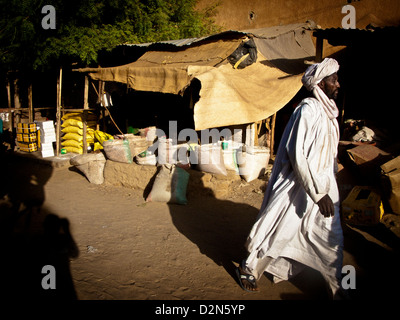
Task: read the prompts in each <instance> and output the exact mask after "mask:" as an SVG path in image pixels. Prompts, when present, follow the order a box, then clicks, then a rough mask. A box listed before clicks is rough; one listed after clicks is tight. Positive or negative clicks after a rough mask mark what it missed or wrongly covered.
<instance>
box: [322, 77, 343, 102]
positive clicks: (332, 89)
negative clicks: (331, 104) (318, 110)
mask: <svg viewBox="0 0 400 320" xmlns="http://www.w3.org/2000/svg"><path fill="white" fill-rule="evenodd" d="M338 79H339V78H338V75H337V73H334V74H331V75H330V76H329V77H326V78H324V79H322V81H321V82H320V83H318V86H319V87H320V88H321V89H322V91H323V92H325V94H326V96H327V97H328V98H329V99H334V100H336V98H337V96H338V94H339V88H340V84H339V81H338Z"/></svg>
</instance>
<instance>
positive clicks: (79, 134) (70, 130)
mask: <svg viewBox="0 0 400 320" xmlns="http://www.w3.org/2000/svg"><path fill="white" fill-rule="evenodd" d="M61 119H62V123H61V131H62V132H63V136H62V142H61V145H62V147H63V149H64V150H65V151H66V152H67V153H70V152H73V153H78V154H82V153H83V112H71V113H67V114H65V115H64V116H63V117H62V118H61ZM86 124H87V130H86V142H87V145H88V146H89V145H92V144H94V131H95V129H96V116H95V115H94V114H93V113H90V112H89V113H88V116H87V122H86Z"/></svg>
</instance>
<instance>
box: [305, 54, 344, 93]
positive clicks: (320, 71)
mask: <svg viewBox="0 0 400 320" xmlns="http://www.w3.org/2000/svg"><path fill="white" fill-rule="evenodd" d="M338 70H339V63H338V62H337V61H336V60H335V59H331V58H325V59H324V60H323V61H322V62H321V63H316V64H313V65H312V66H309V67H308V68H307V70H306V72H305V73H304V75H303V78H302V79H301V82H303V85H304V86H305V87H306V88H307V90H308V91H313V89H314V88H315V87H316V86H317V84H318V83H320V82H321V80H322V79H324V78H325V77H328V76H330V75H332V74H334V73H335V72H337V71H338Z"/></svg>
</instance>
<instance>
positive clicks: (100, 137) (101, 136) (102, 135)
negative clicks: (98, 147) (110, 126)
mask: <svg viewBox="0 0 400 320" xmlns="http://www.w3.org/2000/svg"><path fill="white" fill-rule="evenodd" d="M94 137H95V138H96V140H97V141H98V142H100V143H101V144H103V142H104V141H107V140H110V139H114V137H113V136H112V135H111V134H108V133H105V132H103V131H100V130H95V131H94Z"/></svg>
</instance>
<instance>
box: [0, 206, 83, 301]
mask: <svg viewBox="0 0 400 320" xmlns="http://www.w3.org/2000/svg"><path fill="white" fill-rule="evenodd" d="M45 211H46V210H45V209H44V208H43V209H42V210H41V215H42V217H40V218H41V219H40V220H42V224H41V226H40V228H39V227H36V228H35V230H30V231H29V233H16V232H15V233H13V234H12V235H11V236H9V237H7V238H5V237H4V236H2V241H1V250H2V254H3V257H4V261H5V263H3V264H2V265H1V267H0V274H1V275H2V277H3V279H4V280H5V281H4V282H3V286H2V289H3V293H4V295H5V298H6V299H11V300H15V299H17V300H20V299H29V300H61V299H62V300H65V299H66V300H74V299H77V295H76V292H75V288H74V285H73V281H72V276H71V272H70V259H73V258H77V257H78V255H79V250H78V248H77V245H76V243H75V241H74V240H73V237H72V235H71V232H70V229H69V222H68V220H67V219H65V218H59V217H58V216H57V215H55V214H52V213H48V214H47V213H45ZM43 216H44V218H43ZM32 218H33V219H38V218H39V217H37V216H34V217H32ZM32 224H35V225H38V221H32ZM46 266H50V267H51V268H52V270H53V271H52V274H50V273H49V274H48V272H47V271H46V270H47V269H46ZM49 284H50V286H49Z"/></svg>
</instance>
